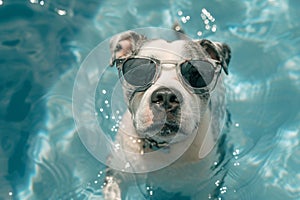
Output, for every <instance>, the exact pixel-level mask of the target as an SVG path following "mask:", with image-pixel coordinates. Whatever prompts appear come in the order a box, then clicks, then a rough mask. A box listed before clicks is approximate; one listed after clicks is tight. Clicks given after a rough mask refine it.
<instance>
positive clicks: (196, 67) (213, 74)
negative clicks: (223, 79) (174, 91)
mask: <svg viewBox="0 0 300 200" xmlns="http://www.w3.org/2000/svg"><path fill="white" fill-rule="evenodd" d="M163 64H174V65H176V71H177V74H178V77H179V79H180V81H181V82H182V83H183V85H185V86H186V87H187V88H188V89H190V90H191V91H192V92H194V93H197V94H203V93H207V92H211V91H212V90H213V89H214V88H215V86H216V83H217V80H218V77H219V75H220V73H221V69H222V67H221V63H220V62H219V61H217V60H214V59H205V60H204V59H203V60H182V61H178V60H157V59H155V58H150V57H140V56H133V57H128V58H123V59H116V60H115V65H116V66H117V68H118V70H119V77H120V80H121V82H122V83H123V85H124V86H129V87H133V88H134V90H135V91H145V90H146V89H147V88H149V87H150V86H151V85H152V84H154V83H155V81H156V80H157V79H158V77H159V74H160V72H161V69H162V67H163Z"/></svg>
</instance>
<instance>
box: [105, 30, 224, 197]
mask: <svg viewBox="0 0 300 200" xmlns="http://www.w3.org/2000/svg"><path fill="white" fill-rule="evenodd" d="M111 52H112V59H111V65H115V66H116V67H117V68H118V70H119V72H120V79H122V83H123V92H124V96H125V101H126V103H127V106H128V111H126V113H125V114H124V116H123V119H122V122H121V125H122V126H121V128H120V129H119V132H118V134H117V138H116V143H118V144H119V145H120V147H121V149H123V150H124V151H123V152H124V153H123V156H124V157H126V160H128V163H130V164H131V167H132V170H131V171H130V172H131V173H127V172H126V171H125V172H122V171H118V170H114V169H109V170H108V172H107V177H106V179H107V184H106V187H105V188H104V195H105V198H106V199H130V198H128V197H126V196H127V192H128V191H129V190H130V187H131V186H130V185H137V188H139V190H138V191H140V193H141V194H140V195H141V197H143V198H146V197H145V194H144V192H142V191H141V189H140V185H144V186H145V188H146V189H145V191H146V193H147V192H149V191H152V194H151V192H150V193H149V194H150V195H153V190H154V189H153V188H154V187H155V188H157V191H159V192H157V195H158V196H156V198H155V199H172V198H177V199H180V198H179V197H181V196H185V197H189V198H190V199H193V198H194V199H199V195H198V194H197V193H198V192H199V187H200V185H199V184H200V183H203V182H204V181H205V180H209V178H210V177H211V175H209V174H207V173H208V172H209V171H210V168H211V165H210V164H211V163H213V161H216V160H217V159H215V158H212V159H208V160H206V161H205V162H202V160H201V159H203V158H205V157H206V156H207V155H208V154H209V153H210V152H211V151H212V149H213V147H214V146H215V144H216V141H217V139H218V135H219V132H220V130H221V128H222V126H223V123H224V118H225V89H224V86H223V76H224V73H223V71H224V72H225V74H227V73H228V69H227V65H228V63H229V60H230V49H229V47H228V46H227V45H224V44H221V43H214V42H211V41H209V40H199V41H193V40H175V41H172V42H168V41H165V40H161V39H155V40H148V39H147V38H146V37H144V36H143V35H139V34H137V33H135V32H131V31H129V32H125V33H123V34H120V35H118V36H116V37H114V38H113V39H112V40H111ZM203 65H208V66H209V67H210V68H209V70H206V71H203V70H202V69H201V70H202V71H201V73H200V71H198V72H197V70H196V69H198V68H197V66H199V67H202V66H203ZM142 66H143V67H142ZM191 66H192V67H191ZM193 66H196V67H193ZM212 70H213V71H212ZM206 75H207V76H208V77H209V76H210V79H209V78H206V77H205V76H206ZM215 151H217V150H215ZM115 159H117V157H115V156H113V155H112V156H111V157H110V158H109V160H110V161H109V162H114V160H115ZM200 160H201V161H200ZM132 172H136V173H132ZM201 187H203V186H201ZM149 188H150V189H149ZM151 188H152V189H151ZM172 195H175V196H172ZM176 195H177V196H176ZM135 198H137V197H135ZM133 199H134V198H133Z"/></svg>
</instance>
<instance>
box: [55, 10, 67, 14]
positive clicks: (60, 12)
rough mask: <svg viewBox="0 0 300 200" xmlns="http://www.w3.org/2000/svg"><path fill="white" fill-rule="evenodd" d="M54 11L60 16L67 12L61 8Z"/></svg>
mask: <svg viewBox="0 0 300 200" xmlns="http://www.w3.org/2000/svg"><path fill="white" fill-rule="evenodd" d="M56 12H57V14H58V15H60V16H64V15H66V14H67V11H66V10H62V9H56Z"/></svg>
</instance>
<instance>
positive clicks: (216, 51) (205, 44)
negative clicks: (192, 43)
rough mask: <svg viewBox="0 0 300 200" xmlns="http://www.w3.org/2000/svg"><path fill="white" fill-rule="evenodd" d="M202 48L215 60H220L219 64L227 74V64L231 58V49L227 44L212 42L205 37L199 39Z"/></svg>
mask: <svg viewBox="0 0 300 200" xmlns="http://www.w3.org/2000/svg"><path fill="white" fill-rule="evenodd" d="M199 44H200V45H201V46H202V48H203V49H204V50H205V51H206V52H207V53H208V55H209V56H210V57H211V58H212V59H215V60H218V61H220V62H221V65H222V67H223V69H224V71H225V73H226V74H228V64H229V62H230V58H231V50H230V47H229V46H228V45H227V44H224V43H220V42H212V41H210V40H207V39H203V40H200V41H199Z"/></svg>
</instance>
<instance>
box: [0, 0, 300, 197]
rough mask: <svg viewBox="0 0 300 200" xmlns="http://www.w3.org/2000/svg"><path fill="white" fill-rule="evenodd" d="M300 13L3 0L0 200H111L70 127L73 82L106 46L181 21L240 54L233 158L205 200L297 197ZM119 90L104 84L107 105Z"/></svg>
mask: <svg viewBox="0 0 300 200" xmlns="http://www.w3.org/2000/svg"><path fill="white" fill-rule="evenodd" d="M299 9H300V4H299V2H298V1H296V0H289V1H288V0H247V1H238V0H228V1H219V0H213V1H211V0H203V1H196V0H188V1H186V0H185V1H184V0H179V1H171V0H170V1H138V0H129V1H122V0H113V1H97V0H86V1H79V0H69V1H60V0H54V1H48V0H26V1H25V0H0V70H1V74H0V94H1V98H0V185H1V186H0V199H1V200H2V199H22V200H23V199H38V200H41V199H103V198H102V197H103V195H102V187H103V183H104V181H103V178H104V173H105V172H104V170H105V165H103V164H101V163H100V162H99V161H98V160H97V159H95V158H94V157H93V156H92V155H91V154H90V153H89V151H88V150H87V149H86V148H85V146H84V145H83V144H82V143H81V140H80V138H79V136H78V134H77V131H76V127H75V124H74V119H73V114H72V89H73V84H74V81H75V77H76V73H77V71H78V70H79V68H80V65H81V63H82V62H83V60H84V58H85V57H86V56H87V55H88V54H89V52H90V51H92V49H93V48H94V47H96V46H97V45H98V44H99V43H100V42H102V41H104V40H105V39H107V38H108V37H111V36H112V35H114V34H116V33H119V32H121V31H125V30H128V29H134V28H140V27H149V26H154V27H162V28H170V27H172V25H173V23H174V22H175V21H178V22H179V23H180V25H181V26H182V28H183V29H184V30H185V32H186V34H187V35H189V36H190V37H193V38H195V39H199V38H208V39H211V40H214V41H221V42H226V43H227V44H229V46H230V47H231V48H232V60H231V62H230V65H229V76H228V77H226V86H227V104H228V105H227V107H228V110H229V111H230V116H231V126H230V128H229V131H228V132H227V133H226V134H227V142H228V146H232V148H230V149H228V150H227V151H228V157H230V159H229V161H228V162H227V163H226V165H224V166H223V168H222V169H221V171H224V172H225V171H226V178H225V179H224V180H222V181H221V182H222V186H221V187H219V188H218V189H219V192H218V194H217V195H215V196H213V197H212V196H210V194H209V193H206V191H205V190H204V191H201V192H203V193H204V194H205V195H204V196H205V197H206V198H205V199H213V198H216V199H230V200H231V199H241V200H252V199H255V200H262V199H264V200H265V199H276V200H277V199H278V200H286V199H300V169H299V166H300V145H299V142H300V107H299V99H300V67H299V64H298V63H300V22H299V17H300V16H299ZM107 73H109V74H110V77H117V74H116V73H115V72H114V71H113V70H111V71H109V70H108V72H107ZM111 84H112V82H111V80H104V83H103V85H102V86H101V87H102V88H101V89H100V91H101V93H100V94H101V95H100V96H102V97H103V98H104V99H105V98H106V97H107V98H108V95H109V94H108V92H107V90H106V87H109V86H110V85H111ZM101 103H103V105H99V107H100V108H103V109H104V111H105V109H106V110H109V105H107V103H105V101H103V102H99V104H101ZM102 111H103V110H102ZM102 111H101V110H99V115H102V114H103V113H104V112H102ZM105 117H106V115H104V118H105ZM110 117H111V116H108V118H110ZM117 117H118V116H117ZM99 123H102V125H103V126H104V129H105V130H107V131H112V132H114V130H115V128H116V127H115V126H114V125H113V124H112V123H106V121H101V120H100V122H99ZM212 180H213V184H214V185H216V186H217V185H219V184H220V180H218V179H217V178H216V177H212ZM134 192H135V191H132V196H133V195H134ZM149 195H150V194H149ZM144 197H145V196H144ZM145 198H149V199H151V195H150V196H149V197H145ZM178 199H179V197H178Z"/></svg>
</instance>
